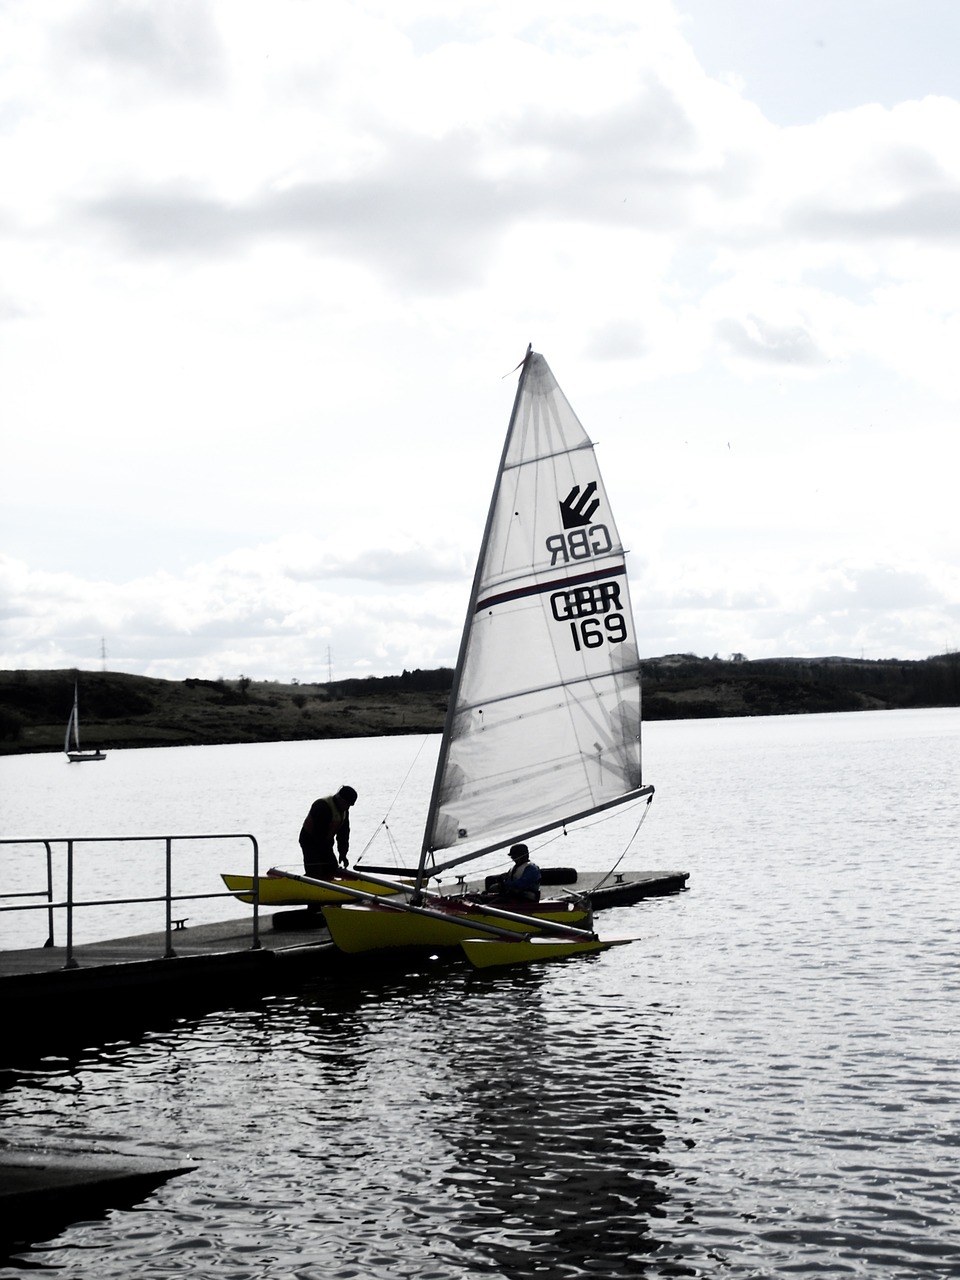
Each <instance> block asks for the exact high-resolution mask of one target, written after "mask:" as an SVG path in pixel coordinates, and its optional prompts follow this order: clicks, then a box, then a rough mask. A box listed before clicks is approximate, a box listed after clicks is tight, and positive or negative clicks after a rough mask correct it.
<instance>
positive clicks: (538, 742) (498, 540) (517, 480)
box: [322, 348, 653, 965]
mask: <svg viewBox="0 0 960 1280" xmlns="http://www.w3.org/2000/svg"><path fill="white" fill-rule="evenodd" d="M518 368H519V369H520V371H521V372H520V380H519V385H518V387H517V393H516V399H515V401H514V406H513V411H512V413H511V416H510V422H509V426H508V429H507V436H506V440H505V442H504V446H503V452H502V455H501V459H500V466H499V469H498V472H497V478H496V483H495V485H494V490H493V496H492V499H491V503H490V508H489V512H488V515H487V521H486V526H485V529H484V533H483V540H482V543H481V547H480V554H479V558H478V561H477V567H476V573H475V576H474V580H473V586H472V589H471V592H470V599H469V604H468V607H467V614H466V621H465V624H464V628H463V633H462V638H461V644H460V651H459V656H458V659H457V665H456V669H455V673H454V680H453V688H452V691H451V694H450V701H449V704H448V709H447V717H446V721H445V724H444V729H443V735H442V739H441V744H440V751H439V756H438V761H437V768H436V774H435V777H434V783H433V790H432V794H431V798H430V804H429V808H428V811H427V817H426V823H425V828H424V835H423V842H422V847H421V853H420V860H419V866H418V870H417V874H416V879H415V884H414V886H413V888H412V890H411V891H410V893H409V894H408V895H406V896H402V897H396V896H391V897H388V898H383V897H381V898H380V899H379V900H376V899H374V898H373V897H372V895H365V894H362V893H357V894H355V895H351V896H353V897H354V901H352V902H350V903H342V904H329V905H328V904H325V905H324V906H323V908H322V909H323V914H324V918H325V920H326V923H327V927H328V929H329V930H330V934H331V937H332V938H333V941H334V942H335V943H336V945H337V946H338V947H339V948H340V949H341V950H344V951H347V952H358V951H369V950H376V949H379V948H382V947H397V946H443V945H463V948H464V950H465V951H466V953H467V955H468V957H469V958H470V959H471V960H472V961H473V962H474V963H476V964H483V965H486V964H492V963H496V964H503V963H514V962H520V961H523V962H525V961H526V960H527V959H531V958H536V957H537V956H538V955H547V954H549V955H550V957H551V958H553V957H554V956H555V955H558V954H559V955H566V954H576V953H578V952H580V951H592V950H597V949H599V948H601V947H604V946H609V945H613V943H612V942H606V943H604V942H601V940H600V939H598V938H597V936H596V934H594V933H593V932H592V930H591V929H590V928H589V924H590V919H589V917H587V918H586V920H585V921H584V919H583V915H584V913H583V912H582V911H581V912H580V913H579V915H578V914H576V913H575V912H574V907H575V905H576V904H572V903H567V904H563V905H561V909H560V910H559V911H554V912H553V913H552V914H553V916H554V917H555V918H553V919H550V918H549V916H550V914H551V913H549V912H547V913H544V912H543V911H542V910H536V909H524V911H522V912H513V911H507V910H498V909H495V908H492V907H491V906H490V905H489V904H488V903H486V902H483V901H472V902H471V901H469V900H467V899H464V898H462V897H461V898H451V897H440V896H437V895H432V894H429V893H427V892H426V888H425V886H426V884H427V882H428V880H429V879H430V878H432V877H435V876H438V875H440V874H441V873H443V872H446V871H448V870H450V869H451V868H453V867H457V866H460V865H462V864H464V863H467V862H470V861H473V860H475V859H477V858H480V857H483V856H485V855H489V854H491V853H494V852H495V851H497V850H500V849H505V848H507V847H508V846H510V845H511V844H513V843H515V842H519V841H525V840H529V839H532V838H534V837H536V836H539V835H542V834H544V833H546V832H550V831H554V830H559V829H560V828H564V827H566V826H568V825H569V824H571V823H574V822H576V821H578V820H582V819H586V818H589V817H592V816H593V815H596V814H598V813H600V812H601V811H603V810H607V809H610V808H612V807H614V806H617V805H622V804H625V803H627V802H630V801H637V800H640V799H641V798H644V797H645V798H646V802H647V803H649V802H650V800H651V799H652V797H653V787H651V786H644V785H643V782H642V776H641V751H640V723H641V718H640V662H639V653H638V648H637V641H636V635H635V630H634V620H633V614H632V610H631V605H630V594H629V588H628V583H627V571H626V558H625V553H624V549H623V547H622V545H621V542H620V538H619V535H618V533H617V529H616V525H615V523H614V520H613V515H612V513H611V511H610V505H609V502H608V500H607V495H606V491H605V489H604V485H603V481H602V479H601V477H600V473H599V470H598V468H597V463H596V459H595V457H594V450H593V444H592V441H591V440H590V438H589V437H588V436H587V434H586V432H585V431H584V428H583V427H582V425H581V424H580V421H579V420H578V418H577V416H576V414H575V413H574V411H573V409H572V408H571V407H570V404H569V403H568V401H567V400H566V398H565V396H564V395H563V392H562V391H561V390H560V388H559V386H558V385H557V382H556V379H555V378H554V376H553V374H552V373H551V371H550V368H549V367H548V365H547V362H546V360H545V359H544V358H543V356H542V355H539V354H538V353H536V352H534V351H533V350H532V349H530V348H528V350H527V353H526V355H525V357H524V359H523V361H522V362H521V364H520V365H519V366H518ZM548 905H549V904H546V903H543V904H540V906H541V908H542V907H547V906H548ZM545 914H546V916H547V918H545ZM583 924H585V925H586V926H587V927H578V925H583ZM546 940H549V942H550V943H551V945H550V946H547V945H546Z"/></svg>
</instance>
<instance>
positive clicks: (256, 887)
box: [250, 836, 260, 951]
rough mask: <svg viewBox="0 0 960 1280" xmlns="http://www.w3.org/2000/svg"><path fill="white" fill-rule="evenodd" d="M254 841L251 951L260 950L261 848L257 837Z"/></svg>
mask: <svg viewBox="0 0 960 1280" xmlns="http://www.w3.org/2000/svg"><path fill="white" fill-rule="evenodd" d="M250 839H251V840H252V841H253V946H252V947H251V948H250V950H251V951H259V950H260V846H259V845H258V844H257V837H256V836H251V837H250Z"/></svg>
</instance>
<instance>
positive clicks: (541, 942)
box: [460, 937, 633, 969]
mask: <svg viewBox="0 0 960 1280" xmlns="http://www.w3.org/2000/svg"><path fill="white" fill-rule="evenodd" d="M627 942H633V938H608V939H607V940H606V941H604V940H603V939H601V938H593V939H589V940H587V941H585V942H566V941H564V940H563V939H562V938H547V937H543V938H529V939H526V940H524V939H518V940H517V941H516V942H509V941H507V940H505V939H502V938H489V939H488V938H464V940H463V941H462V942H461V943H460V946H461V948H462V949H463V952H464V954H465V955H466V957H467V959H468V960H469V961H470V963H471V964H472V965H475V966H476V967H477V968H478V969H490V968H492V967H493V966H495V965H508V964H530V963H531V962H536V961H538V960H565V959H566V958H567V957H568V956H582V955H587V954H589V953H590V952H593V951H606V950H607V948H608V947H619V946H623V945H624V943H627Z"/></svg>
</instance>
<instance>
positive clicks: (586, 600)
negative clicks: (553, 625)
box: [550, 581, 627, 653]
mask: <svg viewBox="0 0 960 1280" xmlns="http://www.w3.org/2000/svg"><path fill="white" fill-rule="evenodd" d="M550 608H551V610H552V612H553V616H554V618H555V619H556V620H557V622H566V623H568V624H569V626H570V634H571V635H572V637H573V647H574V648H575V649H576V650H577V652H578V653H579V652H580V651H581V649H598V648H599V647H600V646H601V645H602V644H620V643H621V642H622V641H624V640H626V638H627V620H626V618H625V617H624V613H623V606H622V605H621V603H620V583H619V582H609V581H607V582H592V583H590V584H589V585H583V586H578V587H571V588H570V589H569V590H568V591H555V592H554V593H553V595H552V596H551V597H550Z"/></svg>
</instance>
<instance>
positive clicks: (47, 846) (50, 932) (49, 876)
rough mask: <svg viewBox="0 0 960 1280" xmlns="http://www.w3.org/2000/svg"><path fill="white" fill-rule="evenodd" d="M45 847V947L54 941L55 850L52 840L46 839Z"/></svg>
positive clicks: (50, 945) (51, 944)
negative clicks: (52, 847) (51, 844)
mask: <svg viewBox="0 0 960 1280" xmlns="http://www.w3.org/2000/svg"><path fill="white" fill-rule="evenodd" d="M43 847H44V848H45V849H46V851H47V940H46V942H45V943H44V944H43V945H44V946H45V947H52V946H53V945H54V942H53V850H52V849H51V848H50V841H49V840H44V842H43Z"/></svg>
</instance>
